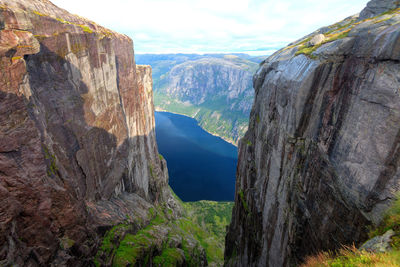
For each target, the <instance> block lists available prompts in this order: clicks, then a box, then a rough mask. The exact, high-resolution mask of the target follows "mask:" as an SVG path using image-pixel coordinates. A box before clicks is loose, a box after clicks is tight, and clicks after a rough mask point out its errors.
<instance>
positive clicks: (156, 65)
mask: <svg viewBox="0 0 400 267" xmlns="http://www.w3.org/2000/svg"><path fill="white" fill-rule="evenodd" d="M137 61H138V62H140V63H141V64H149V65H151V66H152V67H153V69H154V73H153V78H154V92H155V93H154V98H155V106H156V109H159V110H163V111H169V112H174V113H179V114H183V115H187V116H190V117H193V118H195V119H196V120H197V121H198V122H199V124H200V126H202V127H203V128H204V129H205V130H207V131H208V132H210V133H213V134H216V135H218V136H221V137H222V138H224V139H225V140H228V141H230V142H232V143H234V144H237V141H238V140H239V138H241V137H243V135H244V133H245V132H246V130H247V125H248V117H249V114H250V109H251V105H252V103H253V99H254V91H253V81H252V76H253V74H254V73H255V71H256V69H257V68H258V63H259V62H260V61H261V60H260V58H259V57H251V56H248V55H245V54H234V55H226V54H210V55H195V54H193V55H190V54H188V55H185V54H177V55H139V56H138V59H137Z"/></svg>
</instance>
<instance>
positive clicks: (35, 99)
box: [0, 0, 170, 266]
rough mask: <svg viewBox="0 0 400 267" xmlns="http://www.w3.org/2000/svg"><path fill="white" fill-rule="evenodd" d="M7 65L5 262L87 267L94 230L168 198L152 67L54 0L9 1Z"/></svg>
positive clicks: (4, 14) (0, 1) (3, 51)
mask: <svg viewBox="0 0 400 267" xmlns="http://www.w3.org/2000/svg"><path fill="white" fill-rule="evenodd" d="M0 64H1V65H0V69H1V71H0V244H1V246H0V265H6V266H7V265H8V264H19V265H21V266H22V265H29V264H31V265H32V266H35V265H40V264H41V265H47V264H49V263H50V262H53V263H57V260H60V262H58V263H61V262H64V263H66V262H68V264H78V263H79V264H83V265H85V263H84V261H83V262H82V260H79V258H80V259H85V258H90V255H93V253H94V252H95V249H96V245H97V244H98V240H97V234H98V233H99V232H98V230H99V229H100V228H97V227H107V226H110V225H113V224H115V223H118V222H121V221H123V220H127V218H131V217H135V216H136V215H137V214H136V213H135V209H137V208H138V207H139V206H140V203H141V201H142V202H143V201H148V202H149V203H155V202H159V201H166V200H167V199H168V198H169V197H170V192H169V189H168V187H167V184H168V183H167V181H168V177H167V172H166V166H165V162H162V160H161V159H160V158H159V156H158V152H157V147H156V143H155V133H154V117H153V116H154V114H153V103H152V101H153V100H152V92H151V70H150V69H149V68H148V67H137V66H136V65H135V61H134V54H133V44H132V41H131V40H130V39H129V38H128V37H126V36H124V35H120V34H117V33H115V32H112V31H109V30H107V29H105V28H103V27H100V26H98V25H96V24H95V23H93V22H91V21H88V20H85V19H83V18H81V17H78V16H74V15H71V14H69V13H68V12H66V11H65V10H62V9H59V8H58V7H56V6H54V5H53V4H52V3H50V2H49V1H46V0H21V1H11V0H0ZM128 193H131V194H132V195H131V196H129V195H127V194H128ZM121 199H125V200H126V199H127V201H121ZM142 207H145V205H142ZM74 262H75V263H74Z"/></svg>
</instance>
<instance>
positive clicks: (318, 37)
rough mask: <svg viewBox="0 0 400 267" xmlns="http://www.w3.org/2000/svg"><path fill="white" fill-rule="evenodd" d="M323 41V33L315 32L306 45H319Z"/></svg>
mask: <svg viewBox="0 0 400 267" xmlns="http://www.w3.org/2000/svg"><path fill="white" fill-rule="evenodd" d="M324 41H325V35H323V34H317V35H315V36H314V37H313V38H311V40H310V41H309V42H308V46H316V45H320V44H322V43H323V42H324Z"/></svg>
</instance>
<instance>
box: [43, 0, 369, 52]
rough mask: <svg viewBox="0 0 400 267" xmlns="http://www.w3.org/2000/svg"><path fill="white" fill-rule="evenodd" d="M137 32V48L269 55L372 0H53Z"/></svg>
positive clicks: (115, 27) (120, 28)
mask: <svg viewBox="0 0 400 267" xmlns="http://www.w3.org/2000/svg"><path fill="white" fill-rule="evenodd" d="M51 1H52V2H53V3H54V4H56V5H57V6H59V7H61V8H64V9H66V10H68V11H69V12H71V13H73V14H77V15H80V16H82V17H86V18H88V19H90V20H92V21H94V22H96V23H97V24H100V25H102V26H105V27H107V28H110V29H112V30H114V31H117V32H120V33H123V34H126V35H128V36H129V37H131V38H132V39H133V41H134V49H135V53H137V54H143V53H156V54H165V53H248V54H252V55H269V54H271V53H273V52H274V51H275V50H277V49H279V48H282V47H284V46H286V45H287V44H288V43H291V42H293V41H295V40H297V39H299V38H301V37H303V36H304V35H306V34H309V33H311V32H313V31H315V30H317V29H318V28H320V27H323V26H328V25H331V24H333V23H336V22H338V21H340V20H342V19H344V18H346V17H348V16H351V15H354V14H356V13H359V12H360V11H361V10H362V9H363V8H364V7H365V6H366V4H367V2H368V0H351V1H349V0H301V1H298V0H51Z"/></svg>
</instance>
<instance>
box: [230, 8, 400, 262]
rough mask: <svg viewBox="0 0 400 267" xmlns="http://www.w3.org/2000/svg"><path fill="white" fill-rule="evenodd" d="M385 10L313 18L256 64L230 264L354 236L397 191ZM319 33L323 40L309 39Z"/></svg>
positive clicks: (393, 72)
mask: <svg viewBox="0 0 400 267" xmlns="http://www.w3.org/2000/svg"><path fill="white" fill-rule="evenodd" d="M373 2H374V1H373ZM375 2H377V1H375ZM369 6H372V5H369ZM387 10H390V11H389V12H387V13H386V14H382V15H378V16H377V17H373V18H369V19H364V20H362V19H361V18H358V17H350V18H348V19H346V20H344V21H342V22H339V23H337V24H335V25H332V26H330V27H326V28H322V29H320V30H318V31H317V32H314V33H313V34H311V35H309V36H307V37H305V38H303V39H301V40H299V41H297V42H296V43H293V44H291V45H289V46H288V47H286V48H284V49H282V50H280V51H278V52H277V53H275V54H274V55H272V56H271V57H269V58H268V59H267V60H266V61H265V62H264V63H263V64H262V65H261V66H260V69H259V70H258V72H257V73H256V75H255V76H254V88H255V92H256V98H255V103H254V106H253V109H252V112H251V117H250V124H249V131H248V132H247V134H246V135H245V137H244V138H243V139H242V141H241V142H240V145H239V163H238V169H237V181H236V198H235V207H234V211H233V219H232V223H231V225H230V227H229V231H228V235H227V238H226V250H225V261H226V263H227V265H228V266H273V267H277V266H291V265H296V264H298V263H300V262H301V261H302V260H303V259H304V257H305V256H307V255H311V254H314V253H317V252H319V251H321V250H332V249H336V248H338V247H340V245H342V244H351V243H353V242H355V243H356V244H358V243H359V242H360V241H363V240H365V238H366V233H367V226H368V225H369V224H376V223H378V222H379V221H380V219H381V216H382V213H383V212H384V210H385V208H386V207H388V205H389V204H390V202H391V200H392V199H393V197H394V194H395V192H397V191H399V190H400V168H399V165H400V91H399V88H400V75H399V74H400V64H399V55H400V27H399V24H398V22H399V21H400V15H399V10H397V9H396V10H391V9H390V7H387V8H386V9H385V11H387ZM317 34H325V37H326V42H325V43H322V44H318V45H316V46H315V47H312V46H310V44H309V43H308V42H309V40H310V39H311V38H312V37H313V36H315V35H317Z"/></svg>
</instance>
